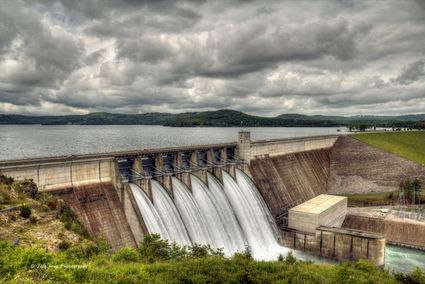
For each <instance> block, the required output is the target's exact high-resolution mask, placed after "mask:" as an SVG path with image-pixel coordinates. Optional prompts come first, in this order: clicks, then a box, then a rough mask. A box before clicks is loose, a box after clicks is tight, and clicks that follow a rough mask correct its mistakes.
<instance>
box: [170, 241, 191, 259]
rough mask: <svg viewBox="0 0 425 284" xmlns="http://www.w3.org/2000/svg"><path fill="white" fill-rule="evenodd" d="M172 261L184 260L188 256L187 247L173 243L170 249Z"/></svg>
mask: <svg viewBox="0 0 425 284" xmlns="http://www.w3.org/2000/svg"><path fill="white" fill-rule="evenodd" d="M169 254H170V259H176V260H180V259H184V258H186V257H187V256H188V251H187V248H186V247H185V246H183V247H181V246H179V245H177V244H176V243H173V244H172V245H171V247H170V249H169Z"/></svg>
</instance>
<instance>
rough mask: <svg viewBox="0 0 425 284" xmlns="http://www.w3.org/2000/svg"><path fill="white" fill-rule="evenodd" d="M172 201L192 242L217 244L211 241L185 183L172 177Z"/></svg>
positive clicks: (206, 227) (206, 225)
mask: <svg viewBox="0 0 425 284" xmlns="http://www.w3.org/2000/svg"><path fill="white" fill-rule="evenodd" d="M172 183H173V192H174V201H175V204H176V206H177V209H178V210H179V212H180V215H181V217H182V219H183V222H184V224H185V225H186V229H187V231H188V233H189V236H190V239H191V240H192V243H193V244H203V245H208V244H210V245H211V246H213V247H217V245H216V244H215V243H214V242H213V238H212V237H211V233H210V231H209V229H208V223H207V222H206V220H205V218H204V216H203V215H202V213H201V211H200V209H199V207H198V205H197V204H196V202H195V200H194V199H193V196H192V194H191V193H190V191H189V189H188V188H187V187H186V185H185V184H184V183H183V182H181V181H180V180H179V179H178V178H176V177H172Z"/></svg>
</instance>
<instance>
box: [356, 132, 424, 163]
mask: <svg viewBox="0 0 425 284" xmlns="http://www.w3.org/2000/svg"><path fill="white" fill-rule="evenodd" d="M353 137H354V138H356V139H358V140H360V141H362V142H364V143H367V144H369V145H372V146H375V147H377V148H380V149H383V150H385V151H388V152H391V153H393V154H396V155H398V156H400V157H403V158H405V159H408V160H411V161H414V162H417V163H420V164H422V165H425V131H406V132H380V133H361V134H355V135H353Z"/></svg>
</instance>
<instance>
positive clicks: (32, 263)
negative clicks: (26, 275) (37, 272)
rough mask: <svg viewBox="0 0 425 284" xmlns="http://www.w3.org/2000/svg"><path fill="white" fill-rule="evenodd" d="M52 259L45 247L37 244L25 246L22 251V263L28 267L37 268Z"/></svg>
mask: <svg viewBox="0 0 425 284" xmlns="http://www.w3.org/2000/svg"><path fill="white" fill-rule="evenodd" d="M52 259H53V258H52V256H51V255H50V254H49V253H48V252H47V251H46V250H45V249H42V248H40V247H35V246H32V247H29V248H24V249H23V251H22V253H21V261H22V262H21V265H22V266H23V267H26V268H32V269H37V267H40V266H42V265H46V264H48V263H50V262H51V261H52Z"/></svg>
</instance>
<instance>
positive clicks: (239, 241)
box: [208, 173, 248, 251]
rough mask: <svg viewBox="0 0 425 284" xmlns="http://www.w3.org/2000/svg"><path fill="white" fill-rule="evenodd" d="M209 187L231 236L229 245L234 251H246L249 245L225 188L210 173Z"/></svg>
mask: <svg viewBox="0 0 425 284" xmlns="http://www.w3.org/2000/svg"><path fill="white" fill-rule="evenodd" d="M208 187H209V193H210V197H211V200H212V201H213V203H214V205H215V206H216V208H217V211H218V213H219V215H220V218H221V220H222V222H223V224H224V228H225V231H226V233H227V234H228V235H229V236H230V243H229V244H230V246H231V247H232V248H233V250H232V251H242V250H244V249H245V247H246V246H247V245H248V243H247V242H246V240H245V236H244V234H243V232H242V228H241V226H240V224H239V222H238V220H237V219H236V215H235V212H234V211H233V209H232V207H231V205H230V203H229V200H228V199H227V197H226V195H225V194H224V190H223V186H222V185H221V183H220V182H219V181H218V180H217V178H216V177H215V176H213V175H212V174H210V173H208Z"/></svg>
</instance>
